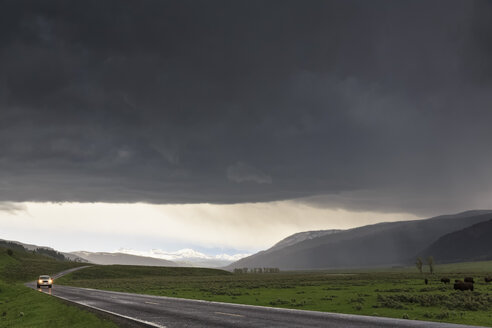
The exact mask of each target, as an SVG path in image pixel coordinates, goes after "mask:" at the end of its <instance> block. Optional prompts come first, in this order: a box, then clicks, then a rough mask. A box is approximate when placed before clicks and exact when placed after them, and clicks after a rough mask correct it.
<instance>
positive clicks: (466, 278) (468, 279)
mask: <svg viewBox="0 0 492 328" xmlns="http://www.w3.org/2000/svg"><path fill="white" fill-rule="evenodd" d="M465 282H471V283H472V284H473V283H475V281H473V278H472V277H465Z"/></svg>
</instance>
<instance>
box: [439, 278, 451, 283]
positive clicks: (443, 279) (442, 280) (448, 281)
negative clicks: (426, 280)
mask: <svg viewBox="0 0 492 328" xmlns="http://www.w3.org/2000/svg"><path fill="white" fill-rule="evenodd" d="M441 282H442V283H444V284H449V283H450V282H451V279H449V278H446V277H444V278H441Z"/></svg>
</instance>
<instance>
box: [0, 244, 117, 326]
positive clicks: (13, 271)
mask: <svg viewBox="0 0 492 328" xmlns="http://www.w3.org/2000/svg"><path fill="white" fill-rule="evenodd" d="M11 251H12V253H11V254H9V253H8V249H6V248H1V247H0V327H11V328H17V327H19V328H24V327H36V328H37V327H40V328H42V327H46V328H48V327H49V328H57V327H59V328H65V327H80V328H83V327H102V328H114V327H116V325H115V324H113V323H111V322H109V321H107V320H102V319H100V318H99V317H97V316H96V315H94V314H92V313H89V312H86V311H83V310H80V309H78V308H76V307H73V306H68V305H66V304H65V303H63V302H61V301H60V300H58V299H56V298H54V297H51V296H49V295H47V294H45V293H40V292H38V291H35V290H32V289H30V288H27V287H25V286H24V285H23V284H22V283H23V282H27V281H30V280H34V279H36V278H37V276H39V275H40V274H52V273H56V272H59V271H63V270H66V269H69V268H72V267H74V266H80V265H83V264H81V263H73V262H66V261H57V260H55V259H53V258H50V257H47V256H44V255H41V254H34V253H32V252H27V251H25V250H22V249H20V248H15V249H13V250H11ZM55 288H56V287H55Z"/></svg>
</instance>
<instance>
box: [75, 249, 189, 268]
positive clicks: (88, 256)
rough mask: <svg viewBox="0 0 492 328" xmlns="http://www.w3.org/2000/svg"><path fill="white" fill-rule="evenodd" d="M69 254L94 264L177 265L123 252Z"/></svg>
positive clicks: (176, 264)
mask: <svg viewBox="0 0 492 328" xmlns="http://www.w3.org/2000/svg"><path fill="white" fill-rule="evenodd" d="M71 254H73V255H75V256H78V257H81V258H83V259H85V260H87V261H89V262H91V263H94V264H105V265H106V264H122V265H145V266H164V267H177V266H180V265H179V264H178V263H176V262H173V261H168V260H163V259H156V258H153V257H146V256H138V255H130V254H124V253H106V252H95V253H93V252H83V251H80V252H72V253H71Z"/></svg>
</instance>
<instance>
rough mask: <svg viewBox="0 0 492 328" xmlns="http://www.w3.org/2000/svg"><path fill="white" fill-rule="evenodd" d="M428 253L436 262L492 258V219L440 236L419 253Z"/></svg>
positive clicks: (426, 254)
mask: <svg viewBox="0 0 492 328" xmlns="http://www.w3.org/2000/svg"><path fill="white" fill-rule="evenodd" d="M429 255H432V256H433V257H434V258H435V259H436V262H437V263H452V262H463V261H486V260H492V220H488V221H485V222H480V223H477V224H474V225H472V226H469V227H467V228H464V229H461V230H458V231H454V232H451V233H448V234H446V235H444V236H442V237H440V238H439V239H438V240H437V241H435V242H434V243H432V244H431V245H430V246H429V247H427V248H426V249H425V250H424V251H422V252H421V253H420V254H419V256H421V257H426V256H429Z"/></svg>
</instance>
